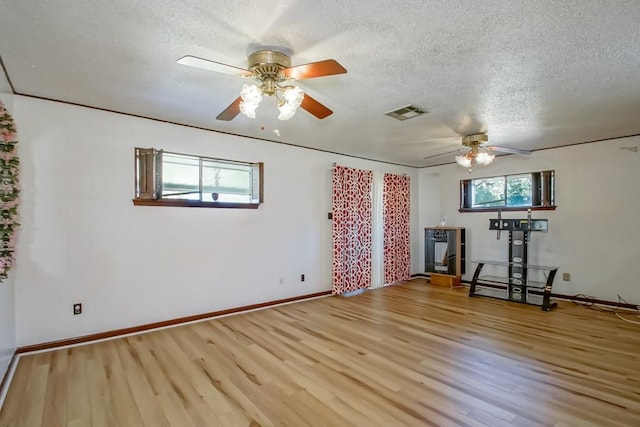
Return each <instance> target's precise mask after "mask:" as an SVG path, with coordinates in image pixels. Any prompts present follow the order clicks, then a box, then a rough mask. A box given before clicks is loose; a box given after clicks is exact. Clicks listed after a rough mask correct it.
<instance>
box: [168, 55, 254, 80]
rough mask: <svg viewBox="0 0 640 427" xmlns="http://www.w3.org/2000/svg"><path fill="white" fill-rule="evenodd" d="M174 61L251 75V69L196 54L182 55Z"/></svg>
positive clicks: (238, 74) (219, 70) (232, 73)
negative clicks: (199, 56)
mask: <svg viewBox="0 0 640 427" xmlns="http://www.w3.org/2000/svg"><path fill="white" fill-rule="evenodd" d="M176 62H177V63H178V64H182V65H188V66H189V67H196V68H201V69H203V70H208V71H215V72H217V73H224V74H231V75H234V76H242V77H249V76H250V75H251V71H249V70H245V69H244V68H239V67H234V66H233V65H227V64H223V63H221V62H215V61H210V60H208V59H203V58H198V57H197V56H191V55H187V56H183V57H182V58H180V59H178V60H177V61H176Z"/></svg>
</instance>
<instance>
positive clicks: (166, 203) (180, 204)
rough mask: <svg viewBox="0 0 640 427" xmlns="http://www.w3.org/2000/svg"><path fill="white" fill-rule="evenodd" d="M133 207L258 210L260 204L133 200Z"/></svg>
mask: <svg viewBox="0 0 640 427" xmlns="http://www.w3.org/2000/svg"><path fill="white" fill-rule="evenodd" d="M133 205H134V206H166V207H177V208H223V209H225V208H226V209H258V207H260V203H229V202H203V201H200V200H177V199H157V200H156V199H133Z"/></svg>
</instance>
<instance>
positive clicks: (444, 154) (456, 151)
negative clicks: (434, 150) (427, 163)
mask: <svg viewBox="0 0 640 427" xmlns="http://www.w3.org/2000/svg"><path fill="white" fill-rule="evenodd" d="M460 151H465V149H464V148H458V149H457V150H453V151H447V152H446V153H440V154H434V155H433V156H427V157H425V158H424V160H429V159H433V158H435V157H440V156H446V155H447V154H453V153H458V152H460Z"/></svg>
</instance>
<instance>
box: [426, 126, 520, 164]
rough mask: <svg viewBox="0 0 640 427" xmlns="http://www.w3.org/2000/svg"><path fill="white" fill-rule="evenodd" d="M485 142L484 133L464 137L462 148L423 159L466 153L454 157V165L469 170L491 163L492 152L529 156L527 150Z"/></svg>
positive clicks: (485, 136)
mask: <svg viewBox="0 0 640 427" xmlns="http://www.w3.org/2000/svg"><path fill="white" fill-rule="evenodd" d="M487 141H489V137H488V136H487V134H485V133H475V134H471V135H466V136H463V137H462V146H463V148H459V149H457V150H453V151H447V152H446V153H440V154H436V155H433V156H428V157H425V160H428V159H432V158H435V157H439V156H444V155H447V154H453V153H458V152H461V151H466V153H464V154H461V155H458V156H456V163H458V164H459V165H460V166H463V167H465V168H470V167H471V166H473V165H488V164H489V163H491V162H493V159H494V158H495V154H493V153H492V152H493V151H499V152H503V153H509V154H522V155H529V154H531V151H529V150H521V149H518V148H508V147H499V146H496V145H485V144H486V143H487ZM465 147H466V148H465Z"/></svg>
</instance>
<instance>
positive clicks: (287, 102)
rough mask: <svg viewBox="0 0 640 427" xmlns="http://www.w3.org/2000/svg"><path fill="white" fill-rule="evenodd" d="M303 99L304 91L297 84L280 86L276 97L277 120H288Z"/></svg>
mask: <svg viewBox="0 0 640 427" xmlns="http://www.w3.org/2000/svg"><path fill="white" fill-rule="evenodd" d="M303 99H304V91H303V90H302V89H300V88H299V87H298V86H285V87H283V88H280V96H279V97H278V110H280V114H279V115H278V120H289V119H290V118H291V117H293V115H294V114H295V113H296V111H297V110H298V107H300V105H302V100H303Z"/></svg>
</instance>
